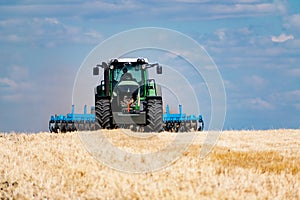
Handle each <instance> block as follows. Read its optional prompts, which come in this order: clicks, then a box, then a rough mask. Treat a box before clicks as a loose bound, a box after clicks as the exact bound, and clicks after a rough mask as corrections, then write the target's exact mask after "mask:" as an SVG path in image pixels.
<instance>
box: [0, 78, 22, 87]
mask: <svg viewBox="0 0 300 200" xmlns="http://www.w3.org/2000/svg"><path fill="white" fill-rule="evenodd" d="M1 85H2V86H4V87H9V88H11V89H15V88H17V86H18V84H17V83H16V82H15V81H13V80H11V79H9V78H0V86H1Z"/></svg>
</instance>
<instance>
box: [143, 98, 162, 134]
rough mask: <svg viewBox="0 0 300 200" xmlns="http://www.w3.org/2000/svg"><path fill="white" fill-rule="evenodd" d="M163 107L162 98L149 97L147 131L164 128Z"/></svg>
mask: <svg viewBox="0 0 300 200" xmlns="http://www.w3.org/2000/svg"><path fill="white" fill-rule="evenodd" d="M162 117H163V109H162V100H161V99H149V100H148V102H147V125H146V127H145V131H146V132H160V131H162V129H163V119H162Z"/></svg>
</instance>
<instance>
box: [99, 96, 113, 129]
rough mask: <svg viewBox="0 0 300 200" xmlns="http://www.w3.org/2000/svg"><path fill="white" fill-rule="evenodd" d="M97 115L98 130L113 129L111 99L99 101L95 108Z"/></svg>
mask: <svg viewBox="0 0 300 200" xmlns="http://www.w3.org/2000/svg"><path fill="white" fill-rule="evenodd" d="M95 113H96V125H97V128H103V129H105V128H106V129H110V128H112V123H111V118H112V117H111V116H112V113H111V107H110V100H109V99H98V100H97V102H96V106H95Z"/></svg>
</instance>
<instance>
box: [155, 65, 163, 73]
mask: <svg viewBox="0 0 300 200" xmlns="http://www.w3.org/2000/svg"><path fill="white" fill-rule="evenodd" d="M156 73H157V74H162V66H161V65H158V66H157V67H156Z"/></svg>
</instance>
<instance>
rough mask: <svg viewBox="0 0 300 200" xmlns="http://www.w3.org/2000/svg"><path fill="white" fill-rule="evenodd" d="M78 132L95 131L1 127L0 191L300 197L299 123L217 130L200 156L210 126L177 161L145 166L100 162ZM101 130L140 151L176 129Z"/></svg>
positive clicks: (1, 194) (2, 195)
mask: <svg viewBox="0 0 300 200" xmlns="http://www.w3.org/2000/svg"><path fill="white" fill-rule="evenodd" d="M84 134H85V135H86V136H88V135H89V134H90V135H97V134H98V133H97V132H86V133H83V132H81V133H79V134H78V133H66V134H50V133H38V134H19V133H18V134H16V133H10V134H7V133H1V134H0V160H1V165H0V188H1V190H0V199H300V190H299V188H300V130H268V131H224V132H222V134H221V136H220V137H219V140H218V142H217V144H216V146H215V147H214V148H213V151H212V152H211V153H210V154H209V155H208V156H206V157H205V158H200V157H199V152H200V149H201V147H202V146H203V141H204V139H205V137H206V135H207V134H210V132H197V133H196V138H195V140H194V141H193V143H192V144H191V145H190V146H189V148H188V149H187V150H186V151H185V152H184V153H183V154H182V155H181V156H180V157H179V158H178V159H177V160H176V161H174V162H173V163H172V164H170V165H168V166H166V167H164V168H162V169H161V170H157V171H153V172H146V173H125V172H119V171H117V170H114V169H111V168H110V167H108V166H105V165H103V164H101V162H99V161H98V160H97V159H95V158H94V157H93V156H91V154H90V153H88V151H87V150H86V149H85V148H84V145H83V144H82V142H81V139H80V137H79V135H81V136H82V135H84ZM182 134H191V133H182ZM105 136H106V137H107V138H108V140H109V141H110V142H111V144H112V145H114V146H117V147H118V148H120V149H123V150H124V151H128V152H141V153H145V152H151V151H160V150H161V149H163V148H164V147H165V146H166V145H168V144H170V143H171V142H172V141H173V140H174V137H175V134H172V133H160V134H159V135H156V136H153V137H149V138H147V139H145V138H137V137H130V136H128V135H126V134H123V133H122V131H120V130H113V131H106V132H105ZM95 142H97V141H95ZM183 142H184V141H183ZM173 148H180V145H178V146H176V145H174V146H173ZM112 159H113V158H112ZM121 159H123V158H121ZM124 162H126V158H124Z"/></svg>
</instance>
